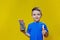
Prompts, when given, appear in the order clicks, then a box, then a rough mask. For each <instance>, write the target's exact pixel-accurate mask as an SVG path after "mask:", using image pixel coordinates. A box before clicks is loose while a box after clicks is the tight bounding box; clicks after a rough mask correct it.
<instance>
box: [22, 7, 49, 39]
mask: <svg viewBox="0 0 60 40" xmlns="http://www.w3.org/2000/svg"><path fill="white" fill-rule="evenodd" d="M41 16H42V13H41V10H40V9H39V8H38V7H35V8H33V9H32V17H33V19H34V22H32V23H30V24H29V25H28V29H27V31H26V32H25V31H22V32H23V33H24V34H25V35H27V36H28V37H30V40H43V36H44V37H47V36H48V29H47V27H46V25H45V24H44V23H42V22H40V19H41Z"/></svg>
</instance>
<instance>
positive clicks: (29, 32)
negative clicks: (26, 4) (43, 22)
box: [26, 25, 31, 36]
mask: <svg viewBox="0 0 60 40" xmlns="http://www.w3.org/2000/svg"><path fill="white" fill-rule="evenodd" d="M26 33H27V35H29V36H30V34H31V26H30V25H28V28H27V32H26Z"/></svg>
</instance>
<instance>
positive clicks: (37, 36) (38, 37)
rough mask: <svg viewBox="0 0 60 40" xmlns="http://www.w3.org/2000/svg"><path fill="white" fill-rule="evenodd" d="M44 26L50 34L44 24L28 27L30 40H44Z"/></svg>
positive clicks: (35, 23)
mask: <svg viewBox="0 0 60 40" xmlns="http://www.w3.org/2000/svg"><path fill="white" fill-rule="evenodd" d="M42 25H44V29H45V30H46V31H47V32H48V29H47V27H46V25H45V24H44V23H42V22H32V23H30V24H29V25H28V29H27V33H28V34H30V40H43V35H42Z"/></svg>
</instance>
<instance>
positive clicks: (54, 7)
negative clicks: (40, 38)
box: [0, 0, 60, 40]
mask: <svg viewBox="0 0 60 40" xmlns="http://www.w3.org/2000/svg"><path fill="white" fill-rule="evenodd" d="M36 6H37V7H40V9H41V10H42V13H43V16H42V18H41V21H43V22H45V23H46V24H47V26H48V30H49V36H48V37H47V38H45V40H60V0H0V40H29V38H28V37H27V36H25V35H24V34H23V33H22V32H20V25H19V22H18V19H23V20H24V22H25V25H26V27H27V26H28V24H29V23H31V22H32V21H33V19H32V16H31V10H32V8H33V7H36Z"/></svg>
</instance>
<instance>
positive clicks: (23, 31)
mask: <svg viewBox="0 0 60 40" xmlns="http://www.w3.org/2000/svg"><path fill="white" fill-rule="evenodd" d="M21 32H22V33H23V34H25V35H26V36H27V37H30V34H28V33H27V32H26V31H25V30H21Z"/></svg>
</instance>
